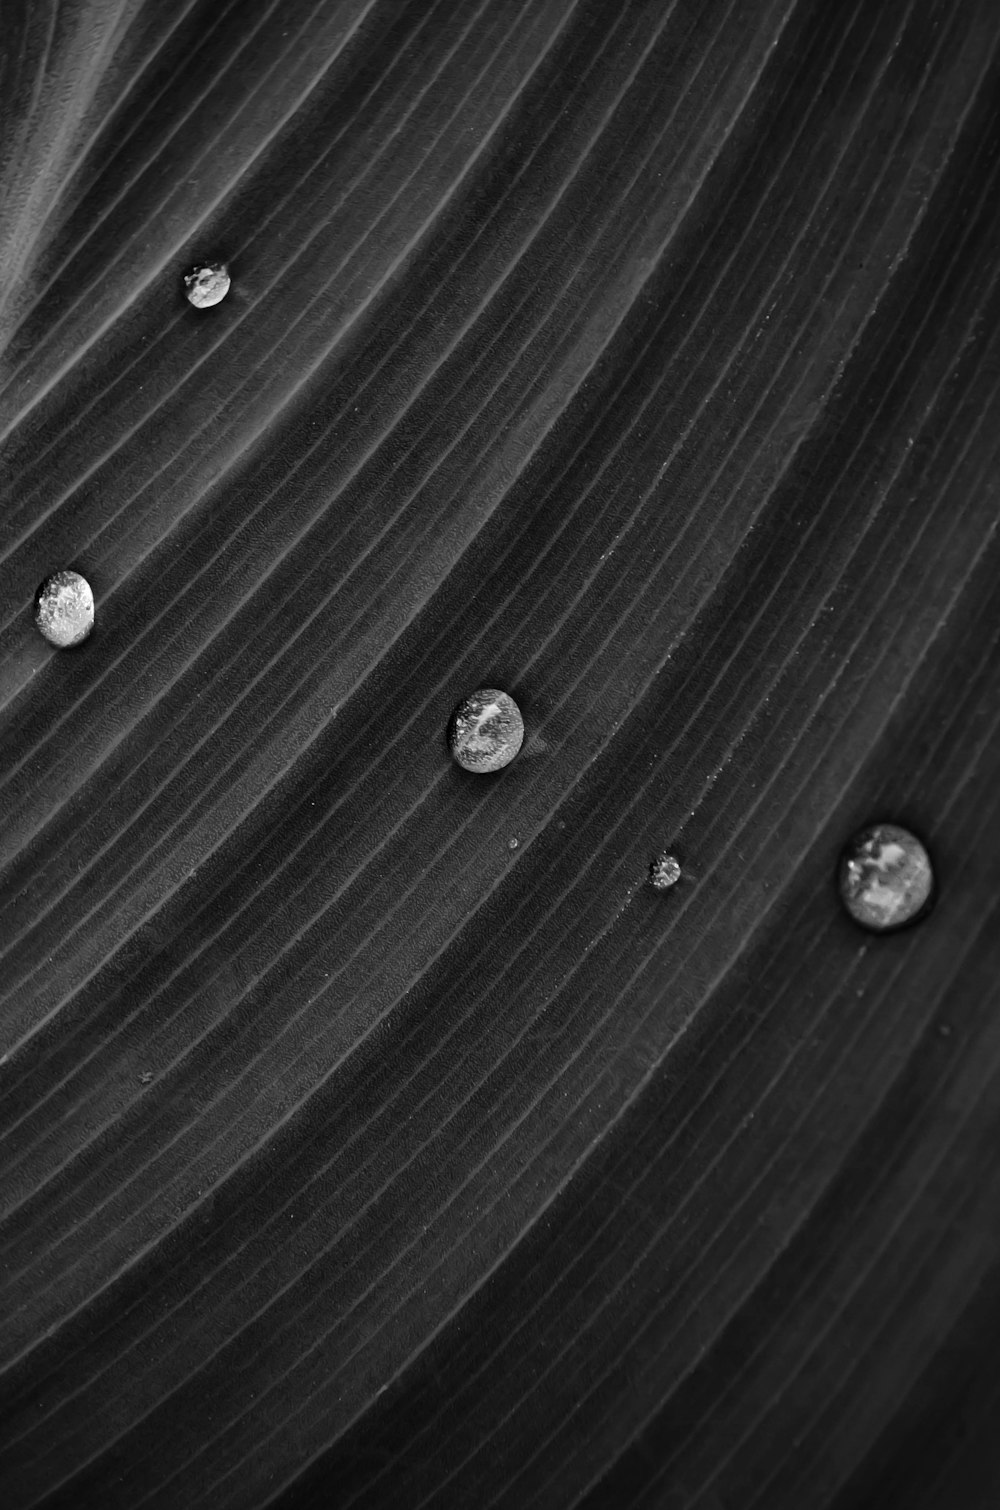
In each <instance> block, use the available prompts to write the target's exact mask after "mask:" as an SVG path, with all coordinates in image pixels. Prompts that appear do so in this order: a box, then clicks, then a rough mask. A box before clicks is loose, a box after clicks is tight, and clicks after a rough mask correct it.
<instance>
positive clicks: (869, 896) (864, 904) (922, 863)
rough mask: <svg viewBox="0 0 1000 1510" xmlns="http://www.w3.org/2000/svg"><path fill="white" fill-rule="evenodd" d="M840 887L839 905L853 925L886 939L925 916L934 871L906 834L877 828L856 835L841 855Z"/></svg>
mask: <svg viewBox="0 0 1000 1510" xmlns="http://www.w3.org/2000/svg"><path fill="white" fill-rule="evenodd" d="M839 883H840V897H841V900H842V902H843V904H844V906H845V907H846V908H847V911H848V912H849V913H850V915H851V917H852V918H854V920H855V922H857V923H860V924H861V925H862V927H864V928H871V929H872V930H874V931H875V932H876V933H888V932H890V931H891V930H892V929H894V928H903V927H905V926H906V924H907V923H912V922H915V921H916V919H917V918H919V917H922V916H923V915H924V913H925V912H926V911H927V909H928V907H929V905H930V901H931V896H932V893H933V890H934V871H933V868H932V866H931V861H930V856H929V855H928V853H927V851H926V849H925V848H924V846H923V845H922V844H921V842H920V840H919V839H917V838H916V837H915V836H914V835H913V834H911V833H910V831H909V829H905V828H900V827H899V825H898V824H895V823H876V824H872V825H871V826H870V827H868V828H863V829H862V830H861V831H860V832H859V833H857V834H855V836H854V838H853V839H852V840H851V842H850V843H849V844H848V846H847V848H846V849H845V850H844V853H843V855H842V856H841V860H840V871H839Z"/></svg>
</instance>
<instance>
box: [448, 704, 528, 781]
mask: <svg viewBox="0 0 1000 1510" xmlns="http://www.w3.org/2000/svg"><path fill="white" fill-rule="evenodd" d="M523 741H524V720H523V718H522V717H521V710H520V708H519V707H518V706H517V703H516V702H515V701H514V699H513V698H512V697H509V696H508V694H507V693H506V692H500V691H498V689H497V688H496V687H480V688H479V690H478V691H477V692H473V693H472V694H471V695H470V696H469V697H467V698H465V700H464V702H461V703H459V705H458V707H457V708H456V709H455V712H454V713H453V714H452V719H451V725H450V728H449V731H448V745H449V748H450V750H451V753H452V757H453V759H454V760H456V761H457V762H458V764H459V765H460V766H462V768H463V769H464V770H466V771H476V772H480V773H487V772H489V771H500V770H502V769H503V767H504V766H506V765H510V763H511V761H512V760H513V759H514V756H515V755H516V754H517V752H518V750H519V749H520V748H521V745H522V743H523Z"/></svg>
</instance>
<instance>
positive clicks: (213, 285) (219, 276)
mask: <svg viewBox="0 0 1000 1510" xmlns="http://www.w3.org/2000/svg"><path fill="white" fill-rule="evenodd" d="M230 281H231V280H230V277H229V269H228V267H227V266H226V264H225V263H224V262H200V263H198V265H197V266H196V267H193V268H192V269H191V271H190V272H189V273H185V274H184V291H185V293H186V294H187V297H188V303H189V304H193V305H194V307H195V309H211V307H212V305H213V304H221V302H222V300H223V299H224V298H225V297H226V295H227V294H228V292H229V285H230Z"/></svg>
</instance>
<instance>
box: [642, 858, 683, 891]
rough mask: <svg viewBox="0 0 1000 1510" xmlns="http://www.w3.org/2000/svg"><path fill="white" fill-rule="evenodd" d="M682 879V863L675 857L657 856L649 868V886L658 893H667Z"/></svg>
mask: <svg viewBox="0 0 1000 1510" xmlns="http://www.w3.org/2000/svg"><path fill="white" fill-rule="evenodd" d="M680 878H681V867H680V862H679V861H678V860H677V859H676V857H675V856H674V855H657V857H656V859H655V860H654V861H653V863H652V865H651V866H650V867H649V884H650V885H651V886H652V887H654V888H655V890H656V891H667V890H668V889H669V888H670V887H671V886H676V885H677V882H678V881H679V880H680Z"/></svg>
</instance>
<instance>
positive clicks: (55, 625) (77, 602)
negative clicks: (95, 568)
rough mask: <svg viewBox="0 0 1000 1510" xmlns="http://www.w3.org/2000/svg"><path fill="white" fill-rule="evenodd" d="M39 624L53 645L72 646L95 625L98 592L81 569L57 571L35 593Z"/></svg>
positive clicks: (64, 648)
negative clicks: (83, 575)
mask: <svg viewBox="0 0 1000 1510" xmlns="http://www.w3.org/2000/svg"><path fill="white" fill-rule="evenodd" d="M35 624H36V626H37V628H38V629H39V631H40V632H41V633H42V634H43V635H44V636H45V638H46V639H47V640H48V642H49V644H50V645H55V646H57V647H58V648H59V649H60V650H68V649H69V648H70V646H72V645H79V644H82V642H83V641H84V640H85V639H86V638H87V636H88V634H89V633H90V631H91V630H92V629H93V627H94V594H93V593H92V592H91V590H90V583H89V582H88V581H87V579H86V577H81V576H80V573H79V572H77V571H57V572H55V573H54V575H53V576H51V577H48V578H47V579H46V580H45V581H44V582H43V583H42V585H41V587H40V588H39V589H38V591H37V592H36V593H35Z"/></svg>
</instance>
